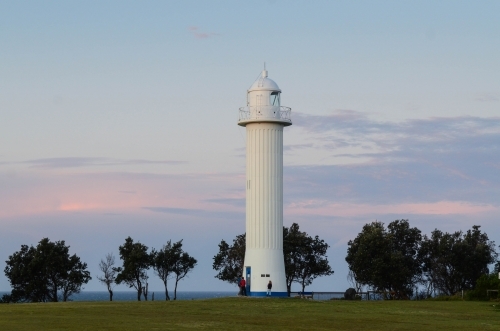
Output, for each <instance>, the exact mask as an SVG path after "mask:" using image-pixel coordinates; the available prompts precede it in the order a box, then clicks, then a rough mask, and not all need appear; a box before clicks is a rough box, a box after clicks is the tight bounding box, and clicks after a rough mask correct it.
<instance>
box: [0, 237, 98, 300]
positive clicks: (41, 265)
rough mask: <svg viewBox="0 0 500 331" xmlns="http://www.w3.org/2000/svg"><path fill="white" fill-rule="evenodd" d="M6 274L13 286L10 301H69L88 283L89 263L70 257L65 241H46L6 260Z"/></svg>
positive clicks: (25, 247)
mask: <svg viewBox="0 0 500 331" xmlns="http://www.w3.org/2000/svg"><path fill="white" fill-rule="evenodd" d="M6 263H7V266H6V267H5V270H4V271H5V275H6V276H7V278H8V279H9V282H10V284H11V286H12V293H11V296H10V300H11V301H14V302H17V301H21V302H47V301H52V302H57V301H59V299H62V300H63V301H67V300H68V299H69V297H70V296H71V295H72V294H74V293H79V292H80V290H81V288H82V286H83V284H87V283H88V282H89V280H90V279H92V278H91V277H90V273H89V272H88V271H87V270H86V269H87V264H86V263H83V262H81V261H80V258H79V257H78V256H77V255H76V254H73V255H71V256H70V255H69V246H66V245H65V242H64V240H63V241H57V242H51V241H50V240H49V239H48V238H43V239H42V240H41V241H40V242H39V243H38V245H37V247H36V248H35V247H33V246H31V247H28V246H27V245H22V246H21V250H20V251H18V252H15V253H14V254H12V255H11V256H9V259H8V260H7V261H6Z"/></svg>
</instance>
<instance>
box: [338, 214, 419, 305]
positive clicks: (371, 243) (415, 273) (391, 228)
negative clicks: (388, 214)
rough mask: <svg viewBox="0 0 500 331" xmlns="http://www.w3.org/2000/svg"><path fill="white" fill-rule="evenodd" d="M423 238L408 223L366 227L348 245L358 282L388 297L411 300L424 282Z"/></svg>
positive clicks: (352, 270) (349, 255)
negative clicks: (420, 283)
mask: <svg viewBox="0 0 500 331" xmlns="http://www.w3.org/2000/svg"><path fill="white" fill-rule="evenodd" d="M421 241H422V235H421V232H420V230H419V229H417V228H410V224H409V222H408V220H396V221H393V222H391V223H389V225H388V227H387V230H386V229H385V228H384V224H383V223H381V222H373V223H371V224H366V225H365V226H363V230H362V231H361V232H360V233H359V234H358V236H357V237H356V238H355V239H354V240H350V241H349V242H348V244H347V245H348V249H347V256H346V262H347V263H348V265H349V269H350V270H351V272H352V275H353V276H354V277H355V278H356V280H355V281H356V282H358V283H360V284H362V285H367V286H370V287H372V288H373V289H375V290H377V291H381V292H384V293H385V297H386V298H394V299H409V297H410V296H411V294H412V293H413V289H414V287H415V285H416V284H417V283H419V282H420V281H421V274H422V267H421V265H422V263H421V258H420V256H419V249H420V245H421Z"/></svg>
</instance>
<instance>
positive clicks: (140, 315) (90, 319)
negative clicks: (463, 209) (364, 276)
mask: <svg viewBox="0 0 500 331" xmlns="http://www.w3.org/2000/svg"><path fill="white" fill-rule="evenodd" d="M499 305H500V303H498V302H497V303H491V302H471V301H351V302H349V301H309V300H300V299H254V298H225V299H211V300H194V301H175V302H174V301H170V302H164V301H153V302H151V301H149V302H67V303H43V304H38V303H37V304H0V330H184V329H199V330H203V329H205V330H309V329H313V330H384V331H387V330H454V331H457V330H500V309H499Z"/></svg>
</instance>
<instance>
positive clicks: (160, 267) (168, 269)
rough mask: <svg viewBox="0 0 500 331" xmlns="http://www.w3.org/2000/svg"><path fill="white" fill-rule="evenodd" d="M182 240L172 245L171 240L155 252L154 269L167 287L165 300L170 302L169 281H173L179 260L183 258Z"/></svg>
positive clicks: (153, 253)
mask: <svg viewBox="0 0 500 331" xmlns="http://www.w3.org/2000/svg"><path fill="white" fill-rule="evenodd" d="M181 252H182V240H181V241H178V242H176V243H174V244H172V241H171V240H169V241H168V242H167V244H166V245H163V248H162V249H160V250H159V251H155V250H154V249H153V252H152V253H151V255H152V256H153V258H152V259H153V269H154V271H155V273H156V275H157V276H158V277H160V279H161V280H162V282H163V284H164V285H165V300H167V301H168V300H170V296H169V294H168V288H167V281H168V280H169V279H171V277H172V274H173V271H174V267H175V264H176V261H177V259H178V258H179V257H180V256H181Z"/></svg>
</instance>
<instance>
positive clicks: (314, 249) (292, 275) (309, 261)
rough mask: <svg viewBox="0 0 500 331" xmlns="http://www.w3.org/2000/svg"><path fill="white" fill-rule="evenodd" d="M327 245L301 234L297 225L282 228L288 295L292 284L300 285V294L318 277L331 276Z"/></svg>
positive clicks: (316, 238)
mask: <svg viewBox="0 0 500 331" xmlns="http://www.w3.org/2000/svg"><path fill="white" fill-rule="evenodd" d="M328 247H329V246H328V244H327V243H326V242H325V241H324V240H322V239H319V237H318V236H315V237H314V238H313V237H311V236H309V235H308V234H307V233H306V232H301V231H300V229H299V225H298V224H297V223H293V224H292V225H291V226H290V228H287V227H283V255H284V257H285V275H286V287H287V292H288V295H290V292H291V286H292V282H297V283H299V284H300V285H301V288H302V292H304V290H305V287H306V286H308V285H311V284H312V282H313V280H314V279H316V278H317V277H320V276H329V275H331V274H333V270H332V269H331V267H330V265H329V263H328V258H327V256H326V253H327V250H328Z"/></svg>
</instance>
